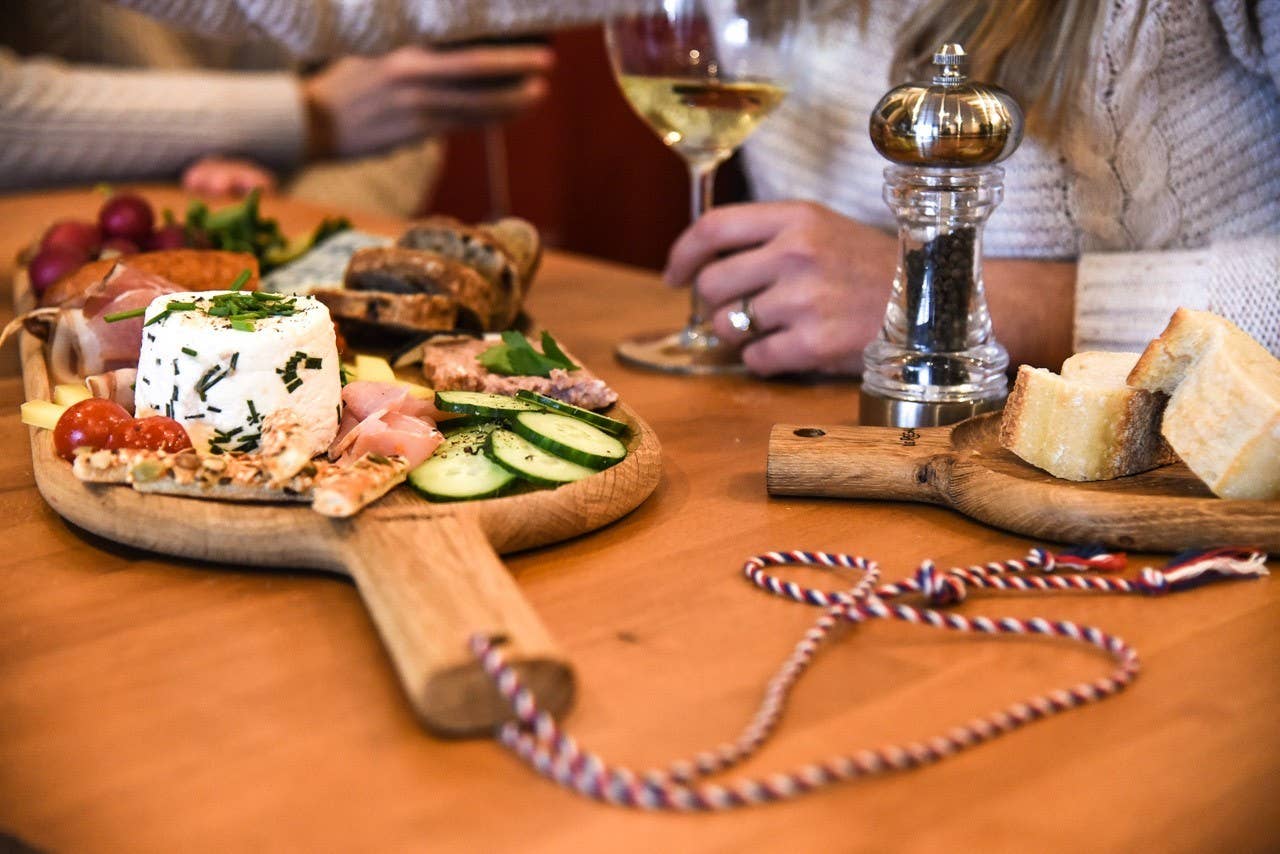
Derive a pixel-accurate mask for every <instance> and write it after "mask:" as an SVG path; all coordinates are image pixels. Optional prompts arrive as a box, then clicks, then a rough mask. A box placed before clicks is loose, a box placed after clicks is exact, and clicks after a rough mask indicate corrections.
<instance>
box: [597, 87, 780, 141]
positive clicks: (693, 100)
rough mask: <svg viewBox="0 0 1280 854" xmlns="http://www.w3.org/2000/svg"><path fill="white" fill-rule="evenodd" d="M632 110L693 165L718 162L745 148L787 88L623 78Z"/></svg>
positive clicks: (623, 89)
mask: <svg viewBox="0 0 1280 854" xmlns="http://www.w3.org/2000/svg"><path fill="white" fill-rule="evenodd" d="M618 82H619V83H620V84H621V86H622V91H623V93H624V94H625V95H626V96H627V100H629V101H630V102H631V106H632V107H634V108H635V111H636V112H637V113H639V114H640V116H641V118H643V119H644V120H645V121H646V122H648V123H649V125H650V126H651V127H653V129H654V130H655V131H657V133H658V136H659V137H661V138H662V141H663V142H665V143H666V144H667V145H669V146H670V147H672V148H674V149H675V150H676V151H678V152H680V154H681V155H683V156H684V157H685V159H687V160H689V161H690V162H693V163H698V162H708V161H709V162H712V163H719V162H720V161H722V160H724V159H725V158H726V157H728V156H729V155H730V154H732V153H733V150H734V149H735V148H737V147H738V146H739V145H741V144H742V142H743V140H745V139H746V138H747V137H748V136H750V135H751V132H752V131H753V130H755V129H756V126H757V125H759V124H760V122H761V121H763V120H764V118H765V116H767V115H769V113H771V112H773V110H774V108H775V107H777V106H778V104H780V103H782V99H783V97H784V96H785V95H786V94H787V90H786V89H785V88H783V87H782V86H779V85H777V84H775V83H766V82H759V81H740V82H733V83H722V82H719V81H716V80H707V79H700V78H692V77H646V76H643V75H638V74H620V75H618Z"/></svg>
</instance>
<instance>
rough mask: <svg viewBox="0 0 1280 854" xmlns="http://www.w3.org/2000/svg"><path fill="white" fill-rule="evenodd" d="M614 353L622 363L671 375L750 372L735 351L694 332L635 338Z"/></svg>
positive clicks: (710, 336) (615, 349)
mask: <svg viewBox="0 0 1280 854" xmlns="http://www.w3.org/2000/svg"><path fill="white" fill-rule="evenodd" d="M614 353H615V354H616V355H617V357H618V360H619V361H621V362H622V363H623V364H626V365H631V366H632V367H635V368H647V369H649V370H652V371H663V372H665V373H668V374H686V375H688V374H701V375H716V374H720V375H723V374H742V373H746V370H747V368H746V365H744V364H742V360H741V358H739V356H738V351H737V350H736V349H731V348H726V347H724V346H722V345H721V344H720V342H719V340H718V339H717V338H716V337H715V336H714V335H708V334H703V333H699V332H697V331H696V330H692V329H685V330H682V331H680V332H667V333H654V334H652V335H642V336H640V337H638V338H632V339H630V340H628V341H623V342H621V343H620V344H618V346H617V347H616V348H614Z"/></svg>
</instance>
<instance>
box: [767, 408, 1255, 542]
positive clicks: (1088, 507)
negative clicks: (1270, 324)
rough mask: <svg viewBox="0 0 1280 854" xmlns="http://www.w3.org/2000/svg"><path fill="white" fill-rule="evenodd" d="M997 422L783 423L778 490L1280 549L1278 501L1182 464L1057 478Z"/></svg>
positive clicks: (988, 518) (1040, 528)
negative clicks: (1213, 486)
mask: <svg viewBox="0 0 1280 854" xmlns="http://www.w3.org/2000/svg"><path fill="white" fill-rule="evenodd" d="M999 431H1000V413H998V412H996V413H990V414H987V415H979V416H977V417H976V418H970V419H968V420H967V421H962V422H960V423H959V424H956V425H954V426H951V427H932V428H923V429H916V430H912V431H904V430H901V429H897V428H891V427H817V426H813V425H804V424H777V425H774V428H773V430H772V432H771V433H770V436H769V461H768V475H767V481H768V489H769V494H770V495H810V496H824V497H830V498H878V499H888V500H893V501H919V502H924V503H928V504H938V505H941V506H943V507H950V508H952V509H954V510H957V511H959V512H960V513H963V514H964V515H966V516H969V517H971V518H973V519H977V520H978V521H981V522H985V523H987V524H988V525H993V526H995V527H997V528H1003V529H1005V530H1007V531H1012V532H1014V533H1018V534H1023V535H1025V536H1028V537H1033V538H1035V539H1040V540H1051V541H1056V542H1065V543H1072V544H1082V543H1101V544H1103V545H1107V546H1112V547H1115V548H1121V549H1128V550H1134V551H1150V552H1177V551H1181V550H1183V549H1191V548H1209V547H1213V546H1251V547H1255V548H1260V549H1264V550H1266V551H1269V552H1273V553H1274V552H1280V501H1228V500H1225V499H1221V498H1216V497H1214V495H1213V494H1212V493H1211V492H1209V490H1208V488H1206V487H1205V486H1204V484H1203V483H1201V482H1200V480H1199V479H1198V478H1197V477H1196V476H1195V475H1194V474H1192V473H1191V471H1190V470H1189V469H1187V467H1186V466H1185V465H1183V464H1181V463H1178V464H1177V465H1171V466H1164V467H1163V468H1159V469H1155V470H1154V471H1149V472H1145V473H1143V474H1138V475H1133V476H1131V477H1122V478H1117V479H1116V480H1106V481H1097V482H1094V483H1073V482H1071V481H1066V480H1060V479H1058V478H1055V477H1053V476H1052V475H1050V474H1047V473H1045V472H1043V471H1041V470H1039V469H1037V468H1035V467H1033V466H1031V465H1028V464H1027V463H1025V462H1023V461H1022V460H1021V459H1019V458H1018V457H1016V456H1015V455H1014V454H1012V453H1010V452H1009V451H1007V450H1005V449H1004V448H1002V447H1001V446H1000V439H999Z"/></svg>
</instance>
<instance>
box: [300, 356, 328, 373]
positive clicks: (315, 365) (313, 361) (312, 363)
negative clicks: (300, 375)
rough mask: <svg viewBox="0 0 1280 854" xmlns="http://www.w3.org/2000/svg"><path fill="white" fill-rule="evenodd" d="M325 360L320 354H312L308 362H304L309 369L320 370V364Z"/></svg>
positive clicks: (304, 365)
mask: <svg viewBox="0 0 1280 854" xmlns="http://www.w3.org/2000/svg"><path fill="white" fill-rule="evenodd" d="M323 362H324V360H323V359H321V358H320V357H319V356H311V357H308V358H307V360H306V362H304V363H303V367H304V368H306V369H307V370H309V371H318V370H320V365H321V364H322V363H323Z"/></svg>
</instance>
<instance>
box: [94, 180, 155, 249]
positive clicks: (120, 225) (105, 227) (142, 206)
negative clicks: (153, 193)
mask: <svg viewBox="0 0 1280 854" xmlns="http://www.w3.org/2000/svg"><path fill="white" fill-rule="evenodd" d="M155 221H156V215H155V212H154V211H153V210H151V205H149V204H148V203H147V200H146V199H144V198H142V197H141V196H136V195H134V194H132V193H121V194H120V195H117V196H112V197H111V198H109V199H107V201H106V203H105V204H103V206H102V208H101V210H99V211H98V225H99V226H101V227H102V233H103V235H104V236H105V237H123V238H125V239H126V240H131V241H133V243H134V245H135V246H139V245H141V244H142V243H144V242H145V241H146V240H147V238H148V237H150V236H151V228H152V226H153V225H154V224H155Z"/></svg>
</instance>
